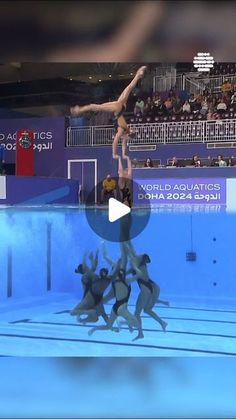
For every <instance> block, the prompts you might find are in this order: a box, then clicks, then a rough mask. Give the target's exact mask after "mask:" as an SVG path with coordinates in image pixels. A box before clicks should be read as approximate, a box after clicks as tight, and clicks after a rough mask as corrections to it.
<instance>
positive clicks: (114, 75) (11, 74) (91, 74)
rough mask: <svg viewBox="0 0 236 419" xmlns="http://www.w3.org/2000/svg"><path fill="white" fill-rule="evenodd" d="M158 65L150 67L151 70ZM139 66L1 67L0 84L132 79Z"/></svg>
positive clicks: (47, 64)
mask: <svg viewBox="0 0 236 419" xmlns="http://www.w3.org/2000/svg"><path fill="white" fill-rule="evenodd" d="M157 66H158V64H150V65H148V67H149V70H152V69H154V68H155V67H157ZM138 67H139V64H132V63H127V64H126V63H20V62H12V63H5V64H1V65H0V83H12V82H20V81H30V80H42V79H52V78H59V77H62V78H68V79H72V80H80V81H87V82H98V81H99V80H102V81H103V80H109V79H122V78H131V77H132V76H133V74H134V73H135V72H136V70H137V68H138Z"/></svg>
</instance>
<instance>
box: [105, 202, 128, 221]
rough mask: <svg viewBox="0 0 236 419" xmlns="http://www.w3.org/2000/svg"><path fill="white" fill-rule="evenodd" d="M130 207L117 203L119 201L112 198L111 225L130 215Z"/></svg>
mask: <svg viewBox="0 0 236 419" xmlns="http://www.w3.org/2000/svg"><path fill="white" fill-rule="evenodd" d="M130 211H131V210H130V207H128V206H127V205H125V204H122V202H119V201H117V199H114V198H110V199H109V202H108V219H109V221H110V223H114V221H117V220H119V219H120V218H122V217H124V216H125V215H127V214H129V213H130Z"/></svg>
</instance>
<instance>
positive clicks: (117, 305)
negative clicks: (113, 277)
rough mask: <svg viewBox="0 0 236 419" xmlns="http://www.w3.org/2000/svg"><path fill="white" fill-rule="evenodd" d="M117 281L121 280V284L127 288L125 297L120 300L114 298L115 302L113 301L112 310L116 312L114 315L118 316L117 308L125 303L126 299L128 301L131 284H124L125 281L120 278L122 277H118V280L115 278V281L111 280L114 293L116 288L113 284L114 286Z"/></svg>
mask: <svg viewBox="0 0 236 419" xmlns="http://www.w3.org/2000/svg"><path fill="white" fill-rule="evenodd" d="M118 282H121V283H122V284H123V285H125V286H126V288H127V296H126V297H125V298H122V300H116V302H115V304H114V305H113V307H112V308H113V311H114V313H115V314H116V316H118V310H119V308H120V307H121V306H122V305H123V304H126V303H128V301H129V297H130V293H131V286H130V285H128V284H126V282H125V281H124V280H122V279H119V280H117V281H115V282H113V283H112V288H113V291H114V294H115V295H116V288H115V286H116V284H117V283H118Z"/></svg>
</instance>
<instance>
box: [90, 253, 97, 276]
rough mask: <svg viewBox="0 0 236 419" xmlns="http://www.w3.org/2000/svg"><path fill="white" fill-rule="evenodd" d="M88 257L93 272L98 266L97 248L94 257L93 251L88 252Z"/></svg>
mask: <svg viewBox="0 0 236 419" xmlns="http://www.w3.org/2000/svg"><path fill="white" fill-rule="evenodd" d="M89 259H90V261H91V270H92V271H93V272H95V271H96V269H97V266H98V250H97V251H96V253H95V257H93V252H91V253H90V254H89Z"/></svg>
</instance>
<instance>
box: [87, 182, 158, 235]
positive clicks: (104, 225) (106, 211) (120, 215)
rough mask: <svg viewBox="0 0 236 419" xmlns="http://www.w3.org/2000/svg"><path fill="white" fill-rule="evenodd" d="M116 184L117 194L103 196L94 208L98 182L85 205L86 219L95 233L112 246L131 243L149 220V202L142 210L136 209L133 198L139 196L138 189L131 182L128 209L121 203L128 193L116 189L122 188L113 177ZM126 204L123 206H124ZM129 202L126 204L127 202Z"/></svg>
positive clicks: (123, 189) (98, 195)
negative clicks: (101, 201) (125, 242)
mask: <svg viewBox="0 0 236 419" xmlns="http://www.w3.org/2000/svg"><path fill="white" fill-rule="evenodd" d="M112 178H113V179H114V180H115V181H116V193H115V195H113V196H112V194H111V193H107V194H105V195H104V202H103V203H102V205H94V197H95V196H96V195H97V198H98V202H99V201H100V199H101V193H102V189H103V182H99V183H98V184H97V185H96V187H95V188H94V189H93V190H91V191H90V193H89V194H88V197H87V200H86V203H85V213H86V219H87V222H88V224H89V226H90V228H91V229H92V230H93V231H94V233H95V234H96V235H98V236H100V237H101V238H102V239H103V240H106V241H111V242H118V243H120V242H123V241H128V240H132V239H134V238H135V237H137V236H138V235H139V234H141V233H142V232H143V230H144V229H145V228H146V226H147V224H148V222H149V218H150V205H149V201H146V202H145V206H141V205H138V202H137V200H136V197H137V195H138V190H139V185H138V184H136V183H135V182H134V181H132V182H130V184H129V189H130V190H131V191H132V192H131V195H130V197H131V201H132V204H131V208H130V207H129V206H128V205H127V204H128V202H127V200H126V199H124V197H125V195H124V194H126V195H127V189H125V188H122V190H120V188H119V187H118V185H121V184H124V183H125V181H124V182H123V181H122V180H121V179H118V178H116V177H112ZM122 201H123V202H125V201H126V203H123V202H122ZM128 201H129V200H128Z"/></svg>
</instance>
